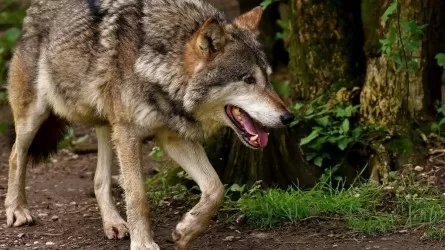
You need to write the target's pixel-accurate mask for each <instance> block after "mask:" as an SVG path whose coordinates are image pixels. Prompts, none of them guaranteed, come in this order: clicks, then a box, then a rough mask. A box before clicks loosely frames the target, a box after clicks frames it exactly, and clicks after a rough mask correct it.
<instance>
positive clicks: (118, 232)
mask: <svg viewBox="0 0 445 250" xmlns="http://www.w3.org/2000/svg"><path fill="white" fill-rule="evenodd" d="M96 135H97V142H98V158H97V168H96V173H95V175H94V193H95V195H96V199H97V203H98V204H99V209H100V213H101V215H102V221H103V226H104V232H105V236H106V237H107V238H108V239H110V240H111V239H123V238H125V237H126V236H128V228H127V223H126V222H125V221H124V220H123V219H122V217H121V216H120V215H119V212H118V211H117V209H116V207H115V205H114V201H113V197H112V196H111V165H112V158H113V149H112V146H111V128H110V127H109V126H102V127H97V128H96Z"/></svg>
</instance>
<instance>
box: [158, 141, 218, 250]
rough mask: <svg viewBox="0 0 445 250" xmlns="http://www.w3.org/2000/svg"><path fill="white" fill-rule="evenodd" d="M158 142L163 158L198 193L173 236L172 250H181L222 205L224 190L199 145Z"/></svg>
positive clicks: (184, 142)
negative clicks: (182, 172)
mask: <svg viewBox="0 0 445 250" xmlns="http://www.w3.org/2000/svg"><path fill="white" fill-rule="evenodd" d="M159 140H160V143H161V144H162V147H163V149H164V150H165V151H166V152H167V154H168V155H169V156H170V157H171V158H172V159H173V160H175V161H176V162H177V163H178V164H179V165H180V166H181V167H182V168H183V169H184V170H185V171H186V172H187V173H188V174H189V175H190V176H191V177H192V178H193V180H195V181H196V183H197V184H198V185H199V188H200V189H201V192H202V195H201V199H200V201H199V202H198V204H196V206H195V207H193V208H192V210H190V211H189V212H188V213H187V214H186V215H185V216H184V218H183V219H182V221H181V222H179V223H178V225H177V226H176V229H175V231H174V232H173V239H174V240H175V243H176V249H177V250H184V249H187V248H188V246H189V244H190V242H191V241H192V240H194V239H195V238H196V237H197V236H198V235H199V234H200V233H201V232H202V231H204V230H205V229H206V228H207V226H208V225H209V224H210V220H211V218H212V216H213V215H214V214H215V212H216V210H217V209H218V207H219V206H220V205H221V203H222V200H223V197H224V187H223V185H222V183H221V181H220V179H219V177H218V175H217V174H216V172H215V170H214V169H213V167H212V165H211V164H210V162H209V160H208V158H207V155H206V153H205V151H204V148H203V147H202V146H201V145H200V144H199V143H194V142H190V141H185V140H182V139H178V138H175V137H168V136H162V137H161V138H159Z"/></svg>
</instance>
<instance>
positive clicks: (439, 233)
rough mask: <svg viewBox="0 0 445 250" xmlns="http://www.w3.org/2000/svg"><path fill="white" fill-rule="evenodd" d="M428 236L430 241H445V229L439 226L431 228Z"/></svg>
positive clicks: (427, 233) (427, 232)
mask: <svg viewBox="0 0 445 250" xmlns="http://www.w3.org/2000/svg"><path fill="white" fill-rule="evenodd" d="M426 235H427V238H428V239H430V240H445V229H444V228H442V227H438V226H431V227H429V228H428V230H427V231H426Z"/></svg>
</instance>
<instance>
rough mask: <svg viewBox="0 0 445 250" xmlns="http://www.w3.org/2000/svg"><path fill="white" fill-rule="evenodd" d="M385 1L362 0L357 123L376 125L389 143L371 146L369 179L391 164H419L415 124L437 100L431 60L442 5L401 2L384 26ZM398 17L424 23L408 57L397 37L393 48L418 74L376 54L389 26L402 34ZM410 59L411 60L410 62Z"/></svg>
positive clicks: (441, 28)
mask: <svg viewBox="0 0 445 250" xmlns="http://www.w3.org/2000/svg"><path fill="white" fill-rule="evenodd" d="M392 2H393V1H390V0H378V1H376V0H362V17H363V24H364V31H365V47H364V48H365V54H366V57H367V74H366V80H365V85H364V87H363V90H362V93H361V98H360V103H361V119H362V122H363V123H366V124H368V125H377V126H380V127H383V128H385V129H386V131H388V132H389V134H390V137H388V138H389V139H385V140H381V141H380V142H378V141H376V142H373V144H372V145H373V146H372V148H373V149H374V152H375V154H374V156H372V158H371V160H370V165H369V167H370V172H371V173H372V174H371V179H373V180H375V181H380V180H382V179H383V180H384V179H385V176H386V174H387V173H388V171H389V170H390V167H391V166H394V164H393V163H395V166H394V167H395V168H396V169H398V168H401V167H404V166H407V165H415V164H419V163H422V162H423V161H424V160H425V157H426V150H425V145H423V143H422V142H421V139H420V138H419V137H420V136H419V134H418V133H416V132H415V125H416V124H417V123H419V122H422V120H424V118H425V116H426V115H428V114H430V113H432V112H433V104H434V103H435V101H437V100H440V98H441V95H440V93H441V91H440V90H441V73H442V71H441V69H440V68H439V66H438V65H437V62H436V61H435V59H434V57H435V56H436V54H437V53H439V52H441V51H444V50H445V25H444V23H445V17H444V13H445V3H444V2H443V1H440V0H427V1H423V0H401V1H399V3H400V6H399V8H398V11H399V12H398V13H396V14H394V15H393V16H392V17H391V18H390V19H389V21H388V22H387V23H386V24H385V23H384V22H382V21H381V17H382V15H383V13H384V12H385V10H386V9H387V8H388V6H389V4H391V3H392ZM401 19H406V20H413V21H416V23H417V24H418V25H422V24H428V26H427V27H426V29H425V31H424V34H423V38H422V39H421V41H420V42H419V43H420V46H419V47H418V49H417V51H414V52H413V53H412V55H407V52H406V48H405V47H406V44H403V43H404V42H405V43H406V41H403V39H400V40H401V41H402V42H398V43H397V44H396V45H395V46H394V47H393V49H395V50H397V51H400V53H401V56H402V58H405V55H407V56H408V57H409V58H413V59H412V60H415V61H417V62H418V65H419V70H418V71H413V70H400V71H397V68H398V67H397V65H396V63H395V62H394V61H393V60H391V59H390V58H389V57H388V56H386V55H382V54H381V53H380V46H381V45H380V42H379V39H382V38H383V37H384V36H385V34H386V33H387V32H388V30H389V29H390V27H391V26H392V27H396V29H397V31H398V32H397V33H398V34H397V35H398V36H400V32H403V31H402V29H403V28H401V27H400V25H399V23H400V20H401ZM409 60H411V59H409Z"/></svg>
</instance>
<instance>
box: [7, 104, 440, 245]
mask: <svg viewBox="0 0 445 250" xmlns="http://www.w3.org/2000/svg"><path fill="white" fill-rule="evenodd" d="M4 118H9V111H8V110H7V109H6V108H5V107H4V106H3V107H1V106H0V120H1V119H4ZM76 131H77V132H78V131H80V132H85V133H87V132H88V133H90V132H91V131H90V130H88V129H84V128H82V129H79V130H76ZM148 147H149V146H148V145H146V150H147V155H148ZM9 150H10V149H9V146H8V145H7V142H6V138H5V137H4V136H0V203H1V205H0V249H64V250H68V249H129V245H130V242H129V240H128V239H127V240H122V241H117V240H106V239H105V238H104V236H103V232H102V222H101V219H100V215H99V212H98V209H97V205H96V201H95V198H94V192H93V181H92V180H93V173H94V169H95V164H96V154H94V153H92V154H87V155H75V154H72V153H70V152H68V151H62V152H59V153H58V154H57V155H56V156H55V157H54V160H53V161H52V162H50V163H47V164H43V165H39V166H34V167H32V168H31V167H30V168H29V169H28V176H27V179H28V182H27V193H28V201H29V205H30V209H31V211H32V213H33V215H34V216H35V218H36V219H37V221H36V224H35V225H33V226H29V227H20V228H7V227H6V225H5V221H6V218H5V211H4V207H3V203H4V199H5V194H6V188H7V170H8V156H9ZM146 158H147V159H145V166H146V173H147V175H148V174H150V169H151V168H150V165H153V164H150V159H148V157H146ZM115 172H116V173H117V172H118V171H117V166H115ZM113 193H114V196H115V198H116V200H117V202H118V207H119V210H120V211H121V212H122V214H124V204H123V200H122V192H121V190H120V189H119V188H118V187H115V188H114V190H113ZM186 209H187V208H184V207H170V208H169V209H165V208H162V209H158V208H153V211H152V220H153V230H154V232H155V240H156V241H157V242H158V244H159V245H160V246H161V249H173V244H172V241H171V236H170V235H171V231H172V229H173V228H174V225H175V224H176V223H177V222H178V221H179V219H180V217H181V215H182V213H183V212H184V211H185V210H186ZM422 236H423V231H422V230H421V229H419V230H418V231H408V232H406V233H397V234H392V235H386V236H380V237H369V236H364V235H361V234H354V233H351V232H347V231H345V230H344V229H342V228H341V227H339V226H338V225H335V224H333V223H332V222H326V221H322V220H313V221H308V222H302V223H299V224H298V225H287V226H283V227H281V228H275V229H269V230H259V229H252V228H249V227H248V226H246V225H236V224H230V223H229V224H228V223H226V222H219V221H214V222H213V223H212V225H211V226H210V228H209V230H207V232H206V233H205V234H204V235H203V236H202V237H200V238H199V239H198V240H197V241H196V242H195V243H194V244H193V246H192V249H195V250H198V249H199V250H206V249H209V250H219V249H221V250H222V249H233V250H249V249H264V250H267V249H271V250H285V249H445V242H441V241H430V240H424V239H423V237H422Z"/></svg>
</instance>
